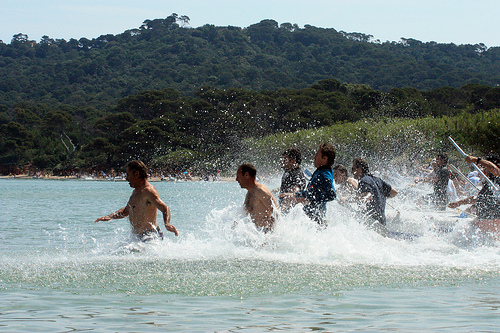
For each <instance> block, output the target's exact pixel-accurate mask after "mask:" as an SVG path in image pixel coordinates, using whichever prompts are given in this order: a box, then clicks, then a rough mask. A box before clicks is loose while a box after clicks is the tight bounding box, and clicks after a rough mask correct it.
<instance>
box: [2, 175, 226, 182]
mask: <svg viewBox="0 0 500 333" xmlns="http://www.w3.org/2000/svg"><path fill="white" fill-rule="evenodd" d="M0 179H36V180H82V181H83V180H84V181H113V182H122V181H126V180H125V178H121V177H118V178H102V177H89V176H82V177H78V176H42V177H37V176H30V175H27V174H20V175H9V176H0ZM148 181H149V182H172V183H182V182H199V181H206V182H233V181H235V180H234V178H232V177H221V178H220V180H204V179H202V178H199V177H195V178H193V179H163V180H162V179H161V178H160V177H149V178H148Z"/></svg>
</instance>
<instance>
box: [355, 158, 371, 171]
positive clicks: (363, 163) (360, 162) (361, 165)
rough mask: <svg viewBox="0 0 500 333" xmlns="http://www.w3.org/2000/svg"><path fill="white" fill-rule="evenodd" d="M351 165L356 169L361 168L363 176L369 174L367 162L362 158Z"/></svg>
mask: <svg viewBox="0 0 500 333" xmlns="http://www.w3.org/2000/svg"><path fill="white" fill-rule="evenodd" d="M352 165H353V166H354V167H356V168H361V172H363V174H364V175H365V174H368V173H370V168H369V167H368V162H367V161H365V160H364V159H362V158H356V159H354V161H352Z"/></svg>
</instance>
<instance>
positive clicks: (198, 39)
mask: <svg viewBox="0 0 500 333" xmlns="http://www.w3.org/2000/svg"><path fill="white" fill-rule="evenodd" d="M188 21H189V19H188V18H187V17H186V16H178V15H177V14H173V15H171V16H169V17H167V18H166V19H155V20H146V21H144V23H143V25H142V26H141V27H139V28H137V29H131V30H128V31H125V32H123V33H121V34H118V35H102V36H100V37H98V38H95V39H92V40H89V39H86V38H81V39H80V40H76V39H70V40H69V41H66V40H63V39H56V40H54V39H52V38H50V37H49V36H44V37H43V38H42V39H41V40H40V41H32V40H30V39H29V36H27V35H24V34H17V35H15V36H13V39H12V41H11V42H10V43H9V44H6V43H0V77H1V78H2V80H1V81H0V104H4V105H7V106H13V105H14V104H15V103H18V102H43V103H45V104H47V105H57V104H58V103H63V104H67V105H72V106H79V107H84V106H93V107H96V108H103V107H109V106H113V105H114V104H115V103H116V102H117V101H118V100H119V99H120V98H123V97H126V96H129V95H133V94H137V93H139V92H142V91H146V90H161V89H166V88H172V89H175V90H177V91H179V92H180V93H181V94H182V95H190V94H192V93H193V91H196V90H197V89H198V88H200V87H202V86H204V85H211V86H215V87H218V88H226V89H227V88H233V87H234V88H238V89H244V90H252V91H261V90H278V89H300V88H305V87H308V86H310V85H312V84H314V83H316V82H318V81H320V80H324V79H330V78H335V79H337V80H339V81H341V82H346V83H350V84H366V85H368V86H370V87H371V88H373V89H375V90H380V91H384V92H388V91H389V90H390V89H392V88H394V87H399V88H402V87H413V88H416V89H418V90H431V89H436V88H440V87H444V86H449V87H454V88H460V87H462V86H464V85H466V84H468V83H477V84H484V85H489V86H496V85H498V84H499V83H500V61H499V60H500V48H499V47H493V48H489V49H488V48H486V47H485V46H484V45H483V44H476V45H454V44H438V43H434V42H431V43H422V42H420V41H418V40H414V39H404V40H401V41H392V42H389V41H387V42H379V41H373V40H372V38H371V36H370V35H365V34H361V33H345V32H342V31H336V30H335V29H324V28H317V27H313V26H309V25H306V26H305V27H304V28H299V27H298V26H297V25H292V24H290V23H282V24H278V22H276V21H274V20H264V21H261V22H260V23H257V24H253V25H251V26H249V27H246V28H240V27H231V26H228V27H216V26H213V25H205V26H202V27H199V28H189V27H181V26H183V25H185V24H186V23H187V22H188Z"/></svg>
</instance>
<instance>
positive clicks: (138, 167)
mask: <svg viewBox="0 0 500 333" xmlns="http://www.w3.org/2000/svg"><path fill="white" fill-rule="evenodd" d="M126 168H127V169H130V170H131V171H139V177H140V178H142V179H148V167H147V166H146V164H144V163H143V162H141V161H137V160H134V161H130V162H128V163H127V165H126Z"/></svg>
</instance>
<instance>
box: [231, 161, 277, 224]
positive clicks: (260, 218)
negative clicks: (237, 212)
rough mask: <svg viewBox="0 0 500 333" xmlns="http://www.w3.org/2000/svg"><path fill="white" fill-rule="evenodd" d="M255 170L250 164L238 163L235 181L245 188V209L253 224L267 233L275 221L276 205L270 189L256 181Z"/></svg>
mask: <svg viewBox="0 0 500 333" xmlns="http://www.w3.org/2000/svg"><path fill="white" fill-rule="evenodd" d="M256 174H257V170H256V169H255V167H254V166H253V165H251V164H248V163H245V164H242V165H240V167H239V168H238V171H237V173H236V181H237V182H238V183H239V184H240V186H241V188H246V189H247V190H248V193H247V195H246V197H245V210H246V212H247V213H248V214H250V217H251V219H252V221H253V223H255V226H256V227H257V228H258V229H260V230H262V231H263V232H264V233H268V232H270V231H272V230H273V228H274V223H275V222H276V221H275V215H274V209H275V208H276V207H277V204H276V200H274V197H273V195H272V194H271V191H269V189H268V188H267V187H266V186H265V185H263V184H259V183H257V181H256V179H255V176H256Z"/></svg>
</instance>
